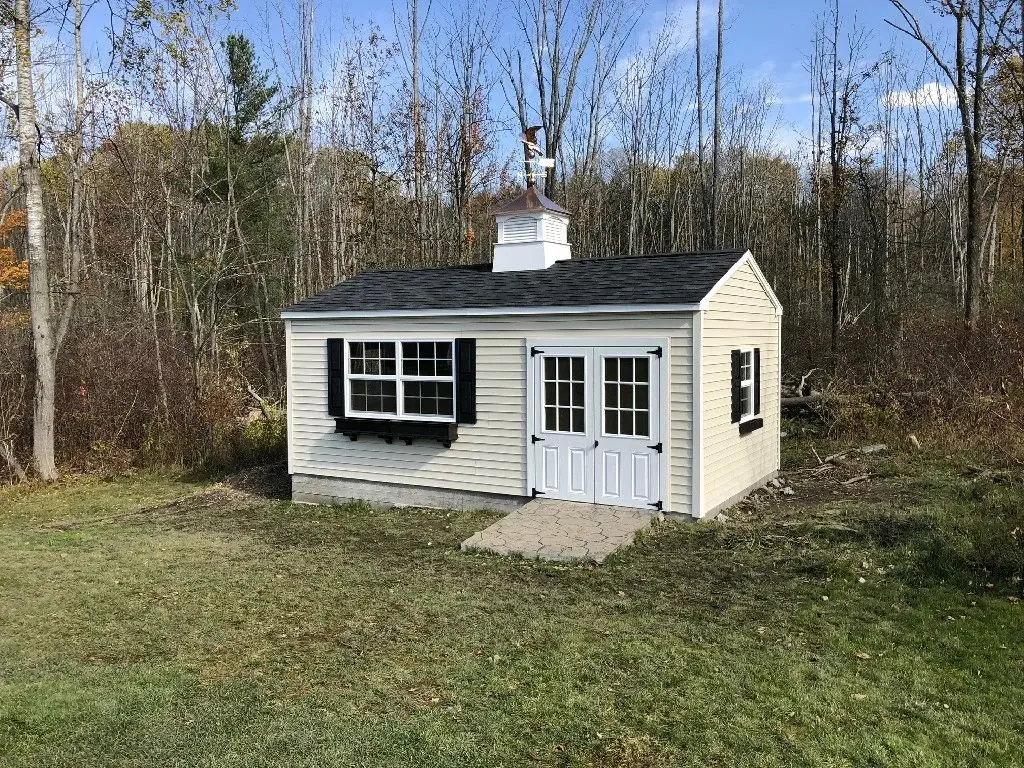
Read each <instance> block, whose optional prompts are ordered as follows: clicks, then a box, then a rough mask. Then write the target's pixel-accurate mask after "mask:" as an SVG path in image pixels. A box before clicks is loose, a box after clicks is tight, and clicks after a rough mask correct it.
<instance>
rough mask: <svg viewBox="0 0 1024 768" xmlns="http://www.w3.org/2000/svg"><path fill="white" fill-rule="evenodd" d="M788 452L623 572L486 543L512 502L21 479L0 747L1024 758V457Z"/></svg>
mask: <svg viewBox="0 0 1024 768" xmlns="http://www.w3.org/2000/svg"><path fill="white" fill-rule="evenodd" d="M818 449H819V453H821V454H822V455H824V453H825V451H826V450H832V449H831V448H830V447H827V446H826V448H824V449H823V448H822V447H821V446H818ZM787 463H788V464H789V466H790V468H791V469H792V470H793V471H792V474H790V477H791V478H792V481H793V483H794V486H793V487H794V488H795V490H796V493H795V494H794V495H783V494H778V495H774V496H769V495H767V494H762V495H761V496H760V497H759V500H758V501H757V502H756V503H748V504H746V505H744V507H742V508H740V509H738V510H736V511H735V512H732V513H730V519H729V521H728V522H725V523H708V524H690V525H684V524H671V523H669V524H664V525H658V526H656V527H655V528H654V529H653V531H652V532H651V533H650V534H648V535H646V536H644V537H643V538H642V540H641V541H640V542H639V543H638V544H637V546H634V547H632V548H631V549H629V550H627V551H625V552H622V553H620V554H618V555H616V556H614V557H613V558H611V559H610V560H609V561H607V562H606V563H605V564H604V565H602V566H601V567H599V568H593V567H587V566H578V567H565V566H558V565H551V564H540V563H533V562H526V561H523V560H519V559H507V558H498V557H492V556H486V555H475V554H465V553H462V552H460V551H459V542H460V541H461V540H462V539H464V538H465V537H466V536H468V535H469V534H470V533H472V532H473V531H475V530H478V529H479V528H481V527H483V526H485V525H487V524H488V523H490V522H491V521H492V520H493V519H495V517H494V516H493V515H492V514H490V513H463V512H458V513H456V512H438V511H423V510H404V511H378V510H372V509H370V508H368V507H364V506H351V507H347V508H326V507H308V506H292V505H290V504H288V503H286V502H282V501H274V500H271V499H266V498H258V497H256V496H252V495H248V494H246V493H243V492H241V491H239V490H237V489H234V488H231V487H225V486H221V485H218V486H206V487H203V486H196V485H190V484H187V483H183V482H180V481H177V480H174V479H169V478H164V477H156V476H138V477H133V478H126V479H118V480H115V481H110V482H103V481H100V480H72V481H68V482H66V483H65V484H62V485H59V486H57V487H52V488H45V489H38V488H37V489H0V765H2V766H33V767H36V766H76V767H79V766H80V767H84V766H114V765H116V766H175V765H180V766H280V765H294V766H326V765H352V766H524V765H554V766H638V767H641V768H642V767H644V766H730V767H732V766H759V767H763V766H913V767H914V768H920V767H921V766H1010V765H1024V604H1022V603H1021V602H1020V601H1019V600H1018V599H1017V598H1018V596H1019V595H1020V594H1021V584H1020V582H1019V576H1020V574H1021V563H1022V562H1024V557H1022V554H1021V551H1022V544H1024V542H1022V539H1024V528H1022V527H1018V526H1024V514H1022V512H1021V508H1022V507H1024V488H1022V483H1021V480H1020V477H1019V475H1014V474H1012V473H1000V472H989V471H984V472H979V471H978V470H977V469H974V470H971V469H965V467H964V465H962V464H958V463H957V462H955V461H953V460H945V459H932V460H925V459H921V458H918V457H906V456H900V455H896V456H888V455H886V454H883V455H881V456H879V455H875V456H871V457H861V458H859V459H856V460H855V461H850V462H846V463H845V464H844V465H843V466H840V467H839V468H837V469H836V470H832V471H824V472H821V473H809V472H803V473H796V471H795V470H796V468H797V467H800V466H812V465H813V464H814V463H815V461H814V458H813V454H812V453H811V452H810V449H809V446H808V445H806V444H800V443H797V444H794V445H792V446H791V447H790V448H789V449H788V456H787ZM866 473H871V477H870V478H868V479H866V480H862V481H858V482H855V483H851V484H848V485H844V484H843V483H842V481H843V480H846V479H849V478H851V477H856V476H857V475H862V474H866ZM1015 528H1016V530H1015ZM986 569H987V570H986Z"/></svg>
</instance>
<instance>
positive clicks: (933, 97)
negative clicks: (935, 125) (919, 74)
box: [885, 82, 956, 109]
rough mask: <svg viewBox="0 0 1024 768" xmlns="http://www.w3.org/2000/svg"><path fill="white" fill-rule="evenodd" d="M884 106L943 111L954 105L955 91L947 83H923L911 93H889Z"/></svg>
mask: <svg viewBox="0 0 1024 768" xmlns="http://www.w3.org/2000/svg"><path fill="white" fill-rule="evenodd" d="M885 104H886V105H887V106H890V107H896V108H897V109H902V108H908V107H925V108H934V109H945V108H947V107H952V106H954V105H955V104H956V91H955V90H954V89H953V86H952V85H949V84H948V83H937V82H931V83H924V84H923V85H921V86H920V87H918V88H915V89H914V90H912V91H889V93H887V94H886V95H885Z"/></svg>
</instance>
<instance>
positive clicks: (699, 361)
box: [690, 312, 704, 518]
mask: <svg viewBox="0 0 1024 768" xmlns="http://www.w3.org/2000/svg"><path fill="white" fill-rule="evenodd" d="M703 344H704V313H703V312H696V313H694V315H693V342H692V344H691V351H692V353H693V362H692V365H691V366H690V376H691V377H692V381H691V382H690V391H691V392H692V393H693V414H692V416H691V418H692V420H693V425H692V426H693V434H692V437H691V441H692V445H691V446H690V457H691V458H690V471H691V472H692V476H691V480H690V514H691V515H693V517H696V518H699V517H703V516H704V352H703Z"/></svg>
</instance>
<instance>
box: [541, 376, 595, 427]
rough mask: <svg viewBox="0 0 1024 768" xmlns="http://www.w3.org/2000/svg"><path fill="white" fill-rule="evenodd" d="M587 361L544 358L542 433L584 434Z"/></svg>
mask: <svg viewBox="0 0 1024 768" xmlns="http://www.w3.org/2000/svg"><path fill="white" fill-rule="evenodd" d="M585 362H586V359H585V358H583V357H545V358H544V431H545V432H568V433H571V434H580V435H581V434H583V433H584V432H586V431H587V429H586V425H585V419H584V414H585V409H586V399H587V397H586V380H585V378H586V374H585V373H584V371H585Z"/></svg>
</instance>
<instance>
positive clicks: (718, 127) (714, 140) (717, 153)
mask: <svg viewBox="0 0 1024 768" xmlns="http://www.w3.org/2000/svg"><path fill="white" fill-rule="evenodd" d="M724 33H725V3H724V0H718V47H717V49H716V50H715V124H714V127H713V128H712V136H711V216H710V221H709V222H708V224H709V226H708V229H709V230H710V231H709V232H708V246H707V247H709V248H716V247H717V246H718V200H719V197H720V193H719V186H720V185H721V179H720V178H719V175H720V173H721V164H722V57H723V56H722V54H723V51H722V44H723V42H724V37H725V34H724Z"/></svg>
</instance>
